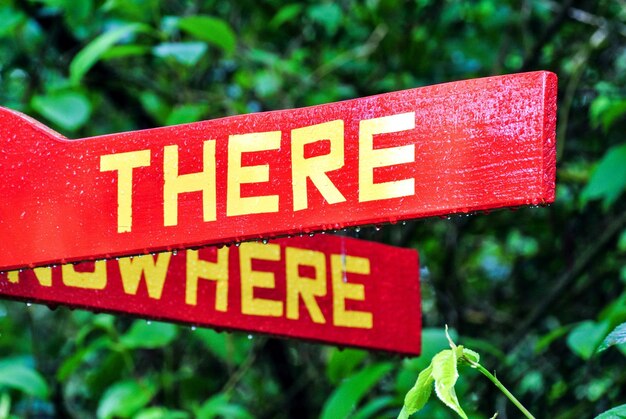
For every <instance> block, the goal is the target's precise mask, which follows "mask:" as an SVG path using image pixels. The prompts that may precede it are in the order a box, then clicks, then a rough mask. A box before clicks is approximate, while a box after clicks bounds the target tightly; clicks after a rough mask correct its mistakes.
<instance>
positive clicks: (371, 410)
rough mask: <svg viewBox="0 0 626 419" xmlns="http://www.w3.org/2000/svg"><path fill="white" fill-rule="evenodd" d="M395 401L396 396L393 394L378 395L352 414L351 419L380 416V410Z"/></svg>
mask: <svg viewBox="0 0 626 419" xmlns="http://www.w3.org/2000/svg"><path fill="white" fill-rule="evenodd" d="M394 403H395V398H393V397H391V396H381V397H376V398H375V399H373V400H371V401H369V402H368V403H367V404H366V405H365V406H363V407H362V408H360V409H359V410H358V411H356V412H355V413H354V414H353V415H352V416H350V419H367V418H371V417H380V416H381V415H380V411H381V410H383V409H386V408H388V407H390V406H392V405H393V404H394Z"/></svg>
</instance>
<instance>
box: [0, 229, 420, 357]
mask: <svg viewBox="0 0 626 419" xmlns="http://www.w3.org/2000/svg"><path fill="white" fill-rule="evenodd" d="M0 295H2V296H4V297H10V298H17V299H21V300H26V301H29V302H39V303H44V304H52V305H56V304H64V305H69V306H72V307H82V308H86V309H89V310H96V311H109V312H121V313H127V314H131V315H137V316H141V317H146V318H151V319H157V320H168V321H174V322H179V323H184V324H190V325H193V326H209V327H213V328H218V329H227V330H244V331H248V332H255V333H266V334H271V335H277V336H284V337H290V338H302V339H307V340H313V341H319V342H325V343H332V344H335V345H341V346H356V347H363V348H368V349H378V350H384V351H391V352H397V353H402V354H407V355H418V354H419V353H420V336H421V309H420V289H419V264H418V255H417V252H416V251H415V250H409V249H401V248H395V247H391V246H387V245H382V244H378V243H373V242H367V241H363V240H356V239H351V238H347V237H341V236H332V235H322V234H320V235H317V236H316V237H308V236H305V237H301V238H291V239H276V240H272V241H271V242H269V243H268V244H263V243H243V244H241V246H230V247H222V248H220V249H218V248H217V247H204V248H202V249H200V250H198V251H195V250H187V251H181V252H178V253H177V254H175V255H174V254H172V253H160V254H157V255H144V256H137V257H134V258H132V259H131V258H121V259H119V260H115V259H109V260H107V261H104V260H102V261H98V262H83V263H78V264H76V265H72V264H67V265H63V266H56V267H53V268H49V267H44V268H36V269H34V270H31V269H25V270H22V271H11V272H5V273H2V274H0Z"/></svg>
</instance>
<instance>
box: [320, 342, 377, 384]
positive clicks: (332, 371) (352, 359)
mask: <svg viewBox="0 0 626 419" xmlns="http://www.w3.org/2000/svg"><path fill="white" fill-rule="evenodd" d="M366 356H367V352H365V351H363V350H360V349H344V350H339V349H337V348H333V350H332V354H331V356H330V360H329V361H328V365H327V366H326V376H327V377H328V380H329V381H330V382H331V383H333V384H337V383H338V382H339V381H340V380H341V379H343V378H345V377H347V376H348V375H350V374H351V373H352V371H354V368H356V366H357V365H359V364H360V363H361V361H363V359H365V357H366Z"/></svg>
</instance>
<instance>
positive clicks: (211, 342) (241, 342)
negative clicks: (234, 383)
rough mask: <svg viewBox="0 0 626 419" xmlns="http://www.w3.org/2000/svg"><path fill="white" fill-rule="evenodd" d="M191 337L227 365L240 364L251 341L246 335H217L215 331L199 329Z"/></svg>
mask: <svg viewBox="0 0 626 419" xmlns="http://www.w3.org/2000/svg"><path fill="white" fill-rule="evenodd" d="M193 336H194V337H196V338H198V339H199V340H200V341H201V342H202V343H203V344H204V346H205V347H206V348H207V349H208V350H209V351H211V353H212V354H213V355H215V356H217V357H218V358H219V359H220V360H221V361H223V362H225V363H227V364H240V363H242V362H243V361H244V359H245V358H246V357H247V356H248V354H249V353H250V348H251V346H252V340H250V339H248V337H247V334H246V335H243V334H239V333H218V332H216V331H215V330H211V329H204V328H199V329H197V330H196V331H194V333H193Z"/></svg>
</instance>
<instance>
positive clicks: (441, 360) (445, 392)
mask: <svg viewBox="0 0 626 419" xmlns="http://www.w3.org/2000/svg"><path fill="white" fill-rule="evenodd" d="M432 366H433V372H432V376H433V379H434V380H435V393H436V394H437V397H439V399H440V400H441V401H442V402H443V403H444V404H445V405H446V406H448V407H449V408H450V409H452V410H454V411H455V412H456V413H457V414H458V415H459V416H461V417H462V418H464V419H467V415H466V414H465V412H464V411H463V409H462V408H461V405H460V404H459V400H458V398H457V396H456V392H455V390H454V385H455V384H456V380H457V379H458V378H459V372H458V369H457V357H456V351H455V350H451V349H450V350H445V351H441V352H439V353H438V354H437V355H435V357H434V358H433V361H432Z"/></svg>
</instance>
